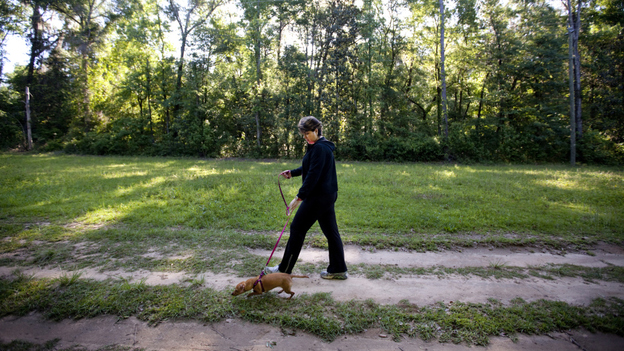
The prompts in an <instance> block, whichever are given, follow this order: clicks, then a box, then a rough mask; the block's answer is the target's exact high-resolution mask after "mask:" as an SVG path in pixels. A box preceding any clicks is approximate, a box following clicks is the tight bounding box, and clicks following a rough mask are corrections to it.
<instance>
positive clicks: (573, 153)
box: [568, 0, 576, 166]
mask: <svg viewBox="0 0 624 351" xmlns="http://www.w3.org/2000/svg"><path fill="white" fill-rule="evenodd" d="M568 17H569V22H568V59H569V63H568V71H569V76H570V77H569V78H570V164H571V165H572V166H574V165H575V164H576V118H575V116H574V115H575V110H576V108H575V106H574V103H575V99H574V20H573V16H572V7H571V6H570V0H568Z"/></svg>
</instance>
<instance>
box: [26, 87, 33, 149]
mask: <svg viewBox="0 0 624 351" xmlns="http://www.w3.org/2000/svg"><path fill="white" fill-rule="evenodd" d="M26 140H27V142H28V150H32V148H33V142H32V131H31V129H30V91H29V89H28V87H26Z"/></svg>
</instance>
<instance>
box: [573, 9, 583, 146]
mask: <svg viewBox="0 0 624 351" xmlns="http://www.w3.org/2000/svg"><path fill="white" fill-rule="evenodd" d="M581 5H582V0H578V10H577V12H576V23H575V26H574V58H575V60H574V73H575V83H576V84H575V87H574V98H575V99H576V101H575V107H576V111H575V117H576V135H577V137H578V139H579V140H580V139H581V138H582V137H583V124H582V119H581V55H580V54H579V48H578V41H579V35H580V32H581Z"/></svg>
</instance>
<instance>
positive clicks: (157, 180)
mask: <svg viewBox="0 0 624 351" xmlns="http://www.w3.org/2000/svg"><path fill="white" fill-rule="evenodd" d="M165 181H166V178H165V177H154V178H151V179H150V180H149V181H148V182H143V183H141V187H142V188H153V187H156V186H160V185H161V184H162V183H164V182H165Z"/></svg>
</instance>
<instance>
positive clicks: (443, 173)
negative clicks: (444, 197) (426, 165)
mask: <svg viewBox="0 0 624 351" xmlns="http://www.w3.org/2000/svg"><path fill="white" fill-rule="evenodd" d="M435 173H436V174H437V175H438V176H440V177H443V178H455V177H457V174H455V171H437V172H435Z"/></svg>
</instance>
